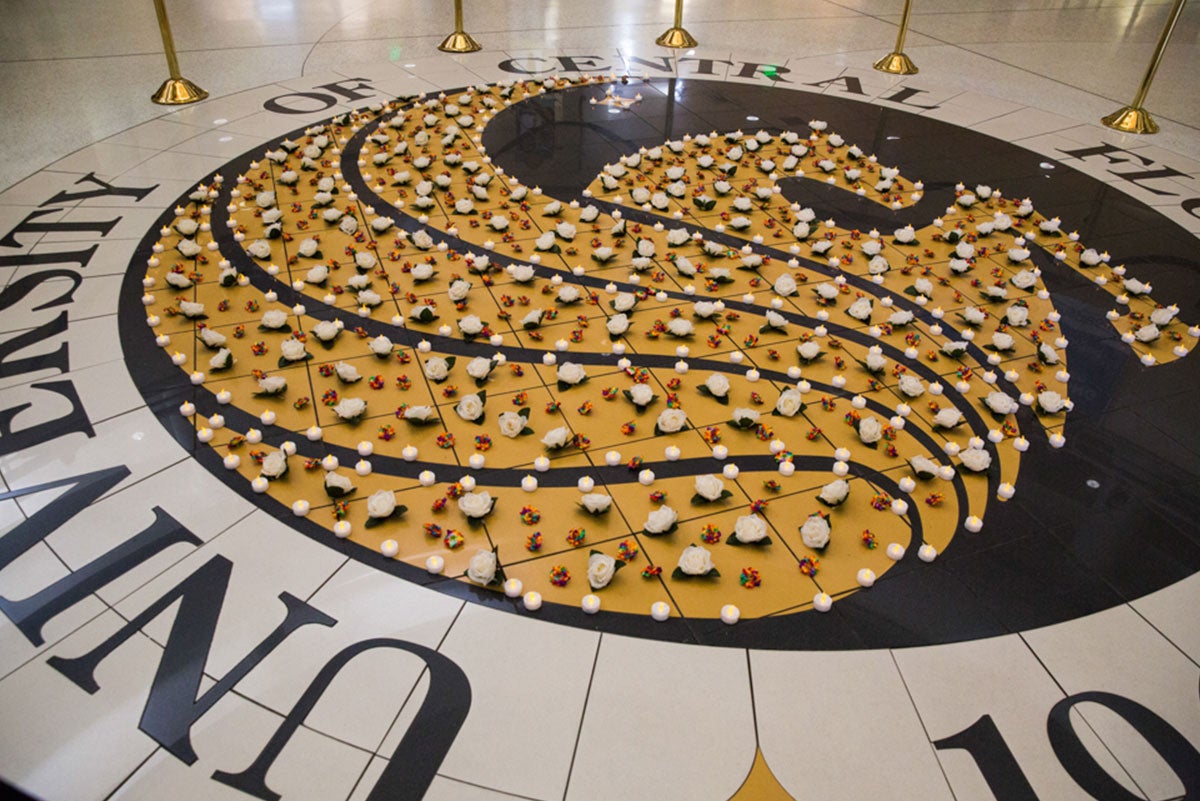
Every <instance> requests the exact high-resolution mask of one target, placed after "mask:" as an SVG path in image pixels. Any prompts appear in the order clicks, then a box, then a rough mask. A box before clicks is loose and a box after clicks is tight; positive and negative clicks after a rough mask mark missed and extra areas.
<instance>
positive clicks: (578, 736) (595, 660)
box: [562, 632, 604, 801]
mask: <svg viewBox="0 0 1200 801" xmlns="http://www.w3.org/2000/svg"><path fill="white" fill-rule="evenodd" d="M603 644H604V632H600V635H599V636H598V637H597V638H596V652H595V654H594V655H593V656H592V670H591V673H589V674H588V686H587V690H586V691H585V692H584V694H583V709H582V710H580V712H579V728H578V729H577V730H576V732H575V746H574V747H573V748H572V749H571V762H570V764H569V765H568V766H567V782H566V784H565V785H563V794H562V798H563V801H567V793H569V792H570V791H571V776H572V774H574V772H575V757H576V756H577V755H578V753H579V742H580V740H582V739H583V724H584V722H585V721H586V720H587V710H588V703H589V702H590V701H591V697H592V684H593V683H594V682H595V681H596V666H597V665H598V664H599V663H600V647H601V646H602V645H603Z"/></svg>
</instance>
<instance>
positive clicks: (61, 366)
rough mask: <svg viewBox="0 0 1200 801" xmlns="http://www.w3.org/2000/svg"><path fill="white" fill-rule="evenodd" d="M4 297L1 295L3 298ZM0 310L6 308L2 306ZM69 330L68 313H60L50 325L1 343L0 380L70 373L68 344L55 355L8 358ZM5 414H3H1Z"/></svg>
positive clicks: (46, 324) (47, 324)
mask: <svg viewBox="0 0 1200 801" xmlns="http://www.w3.org/2000/svg"><path fill="white" fill-rule="evenodd" d="M2 297H3V295H0V298H2ZM0 308H4V307H3V306H0ZM66 330H67V313H66V312H65V311H64V312H59V315H58V316H57V317H55V318H54V319H53V320H51V321H50V322H48V323H45V324H44V325H40V326H38V327H37V328H34V329H32V330H30V331H26V332H25V333H23V334H17V335H16V336H15V337H13V338H12V339H9V340H6V341H4V342H0V378H8V377H9V376H14V375H21V374H22V373H33V372H37V371H38V370H52V369H53V370H58V371H59V372H60V373H66V372H70V370H71V363H70V359H69V358H68V355H67V343H66V342H64V343H62V344H61V345H59V347H58V350H56V351H54V352H53V353H43V354H39V355H37V356H26V357H25V358H24V359H14V360H13V361H11V362H10V361H8V357H9V356H11V355H12V354H14V353H16V352H17V351H19V350H21V349H22V348H27V347H29V346H30V345H34V344H36V343H38V342H41V341H42V340H43V339H49V338H50V337H52V336H54V335H55V334H61V333H63V332H64V331H66ZM0 414H3V413H0Z"/></svg>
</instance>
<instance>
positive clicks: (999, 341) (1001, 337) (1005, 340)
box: [992, 331, 1015, 350]
mask: <svg viewBox="0 0 1200 801" xmlns="http://www.w3.org/2000/svg"><path fill="white" fill-rule="evenodd" d="M1014 341H1015V340H1013V338H1012V335H1011V334H1006V333H1004V332H1003V331H997V332H996V333H994V334H992V347H993V348H995V349H996V350H1012V347H1013V344H1014Z"/></svg>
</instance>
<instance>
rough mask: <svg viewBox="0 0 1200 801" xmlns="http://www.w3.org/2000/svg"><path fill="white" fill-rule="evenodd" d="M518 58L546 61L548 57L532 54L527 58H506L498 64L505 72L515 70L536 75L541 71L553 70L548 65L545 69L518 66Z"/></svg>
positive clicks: (522, 73) (523, 73)
mask: <svg viewBox="0 0 1200 801" xmlns="http://www.w3.org/2000/svg"><path fill="white" fill-rule="evenodd" d="M518 60H520V61H545V60H546V59H544V58H542V57H541V56H530V57H529V58H525V59H515V58H506V59H504V60H503V61H501V62H500V63H499V64H498V65H497V66H499V67H500V69H502V70H504V71H505V72H515V73H518V74H520V75H534V74H536V73H539V72H550V71H551V69H550V68H549V67H547V68H546V69H544V70H533V69H528V70H527V69H525V68H524V67H518V66H517V61H518Z"/></svg>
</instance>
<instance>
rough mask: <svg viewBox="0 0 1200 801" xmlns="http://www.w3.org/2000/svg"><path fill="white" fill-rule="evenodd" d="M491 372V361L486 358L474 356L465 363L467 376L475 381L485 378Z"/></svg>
mask: <svg viewBox="0 0 1200 801" xmlns="http://www.w3.org/2000/svg"><path fill="white" fill-rule="evenodd" d="M491 372H492V360H491V359H489V358H487V357H486V356H476V357H475V358H474V359H471V361H469V362H467V375H469V376H471V378H474V379H475V380H477V381H482V380H483V379H485V378H487V377H488V375H489V374H490V373H491Z"/></svg>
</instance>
